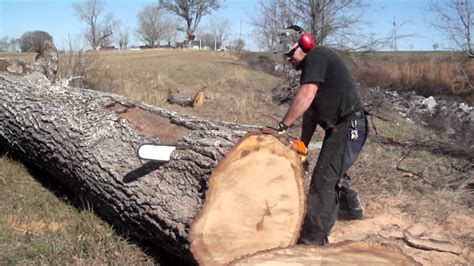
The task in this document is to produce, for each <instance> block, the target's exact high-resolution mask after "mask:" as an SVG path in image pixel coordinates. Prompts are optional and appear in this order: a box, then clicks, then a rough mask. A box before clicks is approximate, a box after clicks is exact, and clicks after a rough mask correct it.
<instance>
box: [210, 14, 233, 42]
mask: <svg viewBox="0 0 474 266" xmlns="http://www.w3.org/2000/svg"><path fill="white" fill-rule="evenodd" d="M209 31H210V33H211V34H212V36H213V38H214V39H215V42H216V46H217V47H220V46H223V45H224V44H225V41H226V40H227V38H228V37H229V32H230V22H229V20H228V19H226V18H211V20H210V23H209ZM215 48H216V47H214V50H215Z"/></svg>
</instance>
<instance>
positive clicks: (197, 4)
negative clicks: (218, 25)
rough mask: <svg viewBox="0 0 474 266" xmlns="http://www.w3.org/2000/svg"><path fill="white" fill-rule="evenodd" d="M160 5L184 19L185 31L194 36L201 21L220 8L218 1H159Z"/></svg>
mask: <svg viewBox="0 0 474 266" xmlns="http://www.w3.org/2000/svg"><path fill="white" fill-rule="evenodd" d="M160 5H161V6H162V7H163V8H165V9H166V10H168V11H169V12H171V13H172V14H174V15H176V16H178V17H180V18H182V19H184V21H185V23H186V26H185V28H183V29H185V31H186V34H187V35H188V36H189V35H191V34H194V32H195V31H196V29H197V26H198V25H199V22H201V19H202V18H203V17H204V16H205V15H208V14H210V13H211V12H212V11H214V10H216V9H218V8H220V6H221V5H220V2H219V0H160Z"/></svg>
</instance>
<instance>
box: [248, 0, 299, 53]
mask: <svg viewBox="0 0 474 266" xmlns="http://www.w3.org/2000/svg"><path fill="white" fill-rule="evenodd" d="M290 8H291V1H290V0H271V1H263V0H259V2H258V7H257V9H258V11H259V12H260V15H259V16H254V17H253V19H252V25H253V26H254V30H253V34H252V35H253V39H254V40H255V41H256V43H257V46H258V47H259V48H260V49H264V50H268V51H272V50H274V49H275V48H276V46H277V45H278V40H277V33H278V30H279V29H283V28H286V27H288V26H289V25H292V24H296V23H297V21H296V18H295V17H294V16H293V15H292V13H291V12H290Z"/></svg>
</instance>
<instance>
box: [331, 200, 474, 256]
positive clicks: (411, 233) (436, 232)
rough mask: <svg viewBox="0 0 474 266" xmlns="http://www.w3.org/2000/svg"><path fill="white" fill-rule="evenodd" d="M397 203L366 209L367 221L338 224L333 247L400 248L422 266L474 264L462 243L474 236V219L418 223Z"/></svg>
mask: <svg viewBox="0 0 474 266" xmlns="http://www.w3.org/2000/svg"><path fill="white" fill-rule="evenodd" d="M396 206H397V202H396V201H393V200H392V201H388V200H386V201H383V202H382V201H380V202H377V203H371V204H369V205H367V206H366V208H365V213H366V218H365V219H363V220H354V221H338V222H337V223H336V225H335V226H334V228H333V230H332V232H331V235H330V237H329V241H330V243H340V242H343V241H347V240H352V241H368V242H381V243H384V244H386V245H389V246H396V247H399V248H400V249H401V250H402V251H403V252H404V253H405V254H406V255H408V256H410V257H412V258H413V259H414V260H415V261H417V262H419V263H421V264H423V265H433V264H435V265H456V264H460V265H467V264H469V263H471V262H473V261H474V255H473V254H472V251H471V248H470V247H469V246H467V245H466V244H465V243H463V241H461V239H462V237H463V236H466V235H471V236H472V233H473V232H474V223H473V217H472V216H471V215H469V214H461V213H457V214H453V215H451V216H449V217H448V219H446V221H444V222H442V223H433V222H419V221H415V220H413V219H411V218H407V217H406V215H403V212H402V211H401V210H400V209H399V208H398V207H396Z"/></svg>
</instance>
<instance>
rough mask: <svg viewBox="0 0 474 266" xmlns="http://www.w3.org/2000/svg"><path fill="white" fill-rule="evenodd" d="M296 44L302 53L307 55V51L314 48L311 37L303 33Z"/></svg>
mask: <svg viewBox="0 0 474 266" xmlns="http://www.w3.org/2000/svg"><path fill="white" fill-rule="evenodd" d="M298 44H299V46H300V47H301V49H302V50H303V52H305V53H307V52H309V50H311V49H313V47H314V40H313V36H311V34H308V33H303V34H301V35H300V39H299V40H298Z"/></svg>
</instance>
